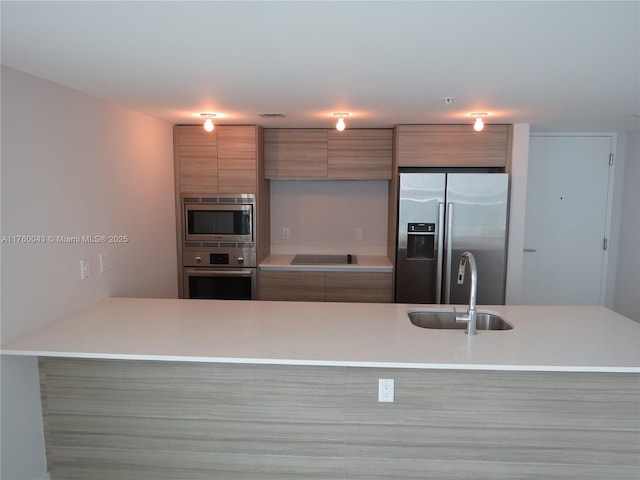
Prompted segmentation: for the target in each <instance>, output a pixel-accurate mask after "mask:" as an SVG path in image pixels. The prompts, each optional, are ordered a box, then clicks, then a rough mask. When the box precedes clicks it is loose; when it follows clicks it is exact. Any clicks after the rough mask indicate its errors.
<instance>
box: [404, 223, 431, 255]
mask: <svg viewBox="0 0 640 480" xmlns="http://www.w3.org/2000/svg"><path fill="white" fill-rule="evenodd" d="M435 238H436V224H435V223H409V224H407V259H418V258H424V259H428V260H433V259H434V258H435V255H436V250H435V249H436V243H435Z"/></svg>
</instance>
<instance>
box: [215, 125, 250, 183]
mask: <svg viewBox="0 0 640 480" xmlns="http://www.w3.org/2000/svg"><path fill="white" fill-rule="evenodd" d="M217 130H218V186H219V190H220V193H256V186H257V158H258V151H257V149H258V142H257V127H256V126H252V125H229V126H224V125H221V126H219V127H218V128H217Z"/></svg>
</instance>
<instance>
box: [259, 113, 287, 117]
mask: <svg viewBox="0 0 640 480" xmlns="http://www.w3.org/2000/svg"><path fill="white" fill-rule="evenodd" d="M258 116H259V117H262V118H287V116H286V115H285V114H284V113H259V114H258Z"/></svg>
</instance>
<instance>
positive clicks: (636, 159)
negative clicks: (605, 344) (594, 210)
mask: <svg viewBox="0 0 640 480" xmlns="http://www.w3.org/2000/svg"><path fill="white" fill-rule="evenodd" d="M624 160H625V161H624V176H623V180H622V206H621V211H620V226H619V232H620V240H619V242H618V252H617V253H618V255H617V268H616V271H615V273H616V278H615V294H614V302H613V309H614V310H615V311H616V312H618V313H620V314H622V315H625V316H627V317H629V318H632V319H633V320H635V321H636V322H640V294H639V293H640V208H639V206H640V132H637V131H636V132H634V133H631V134H628V135H626V143H625V159H624Z"/></svg>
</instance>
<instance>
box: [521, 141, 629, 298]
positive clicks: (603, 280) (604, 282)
mask: <svg viewBox="0 0 640 480" xmlns="http://www.w3.org/2000/svg"><path fill="white" fill-rule="evenodd" d="M534 137H565V138H568V137H573V138H575V137H607V138H609V139H610V140H611V150H610V154H611V155H613V163H612V164H611V165H610V166H609V177H608V178H607V205H606V214H605V215H606V217H605V228H604V235H605V237H604V238H606V239H607V248H606V249H605V250H604V253H603V261H602V270H601V272H600V299H599V303H598V304H599V305H601V306H608V307H611V306H612V305H608V303H611V302H609V301H608V298H607V294H608V293H609V277H610V275H609V273H611V274H612V275H613V276H614V277H615V264H614V265H611V267H610V265H609V264H610V263H611V262H612V261H615V259H616V258H617V255H615V254H611V250H612V247H613V245H614V244H617V235H616V236H615V237H616V241H615V242H613V241H612V232H613V227H612V225H613V213H614V212H613V204H614V190H615V185H616V183H615V179H616V176H615V172H616V165H617V164H618V157H617V146H618V134H617V133H614V132H609V133H594V132H589V133H579V132H575V133H562V132H530V134H529V139H531V138H534ZM530 151H531V146H530V145H529V152H530ZM529 161H530V159H529V158H527V164H528V163H529ZM528 181H529V175H528V174H527V189H528V185H529V184H528ZM525 195H526V194H525ZM525 212H526V201H525ZM524 228H525V229H526V218H525V222H524ZM523 235H524V232H523ZM604 238H603V241H604ZM522 274H524V270H523V271H522Z"/></svg>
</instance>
